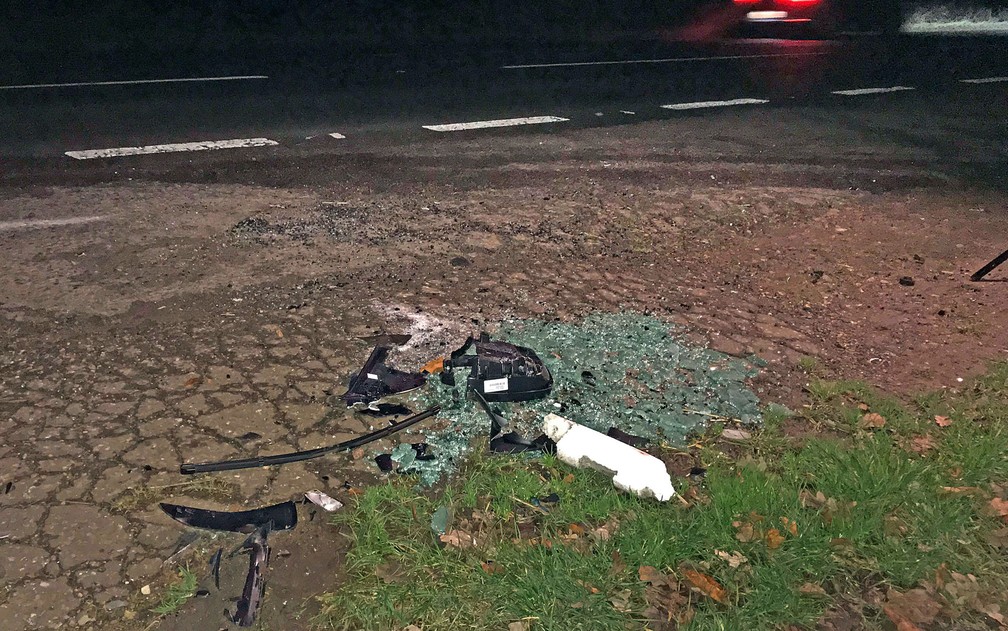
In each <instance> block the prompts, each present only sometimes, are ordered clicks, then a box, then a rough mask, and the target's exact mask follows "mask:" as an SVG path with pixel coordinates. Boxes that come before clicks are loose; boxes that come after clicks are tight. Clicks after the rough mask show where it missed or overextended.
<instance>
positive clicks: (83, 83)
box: [0, 74, 269, 90]
mask: <svg viewBox="0 0 1008 631" xmlns="http://www.w3.org/2000/svg"><path fill="white" fill-rule="evenodd" d="M257 79H269V77H268V76H266V75H262V74H249V75H235V76H230V77H185V78H181V79H134V80H130V81H77V82H73V83H25V84H22V85H0V90H39V89H42V88H81V87H88V86H108V85H145V84H150V83H206V82H209V81H251V80H257Z"/></svg>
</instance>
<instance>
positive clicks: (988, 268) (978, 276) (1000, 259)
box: [970, 250, 1008, 282]
mask: <svg viewBox="0 0 1008 631" xmlns="http://www.w3.org/2000/svg"><path fill="white" fill-rule="evenodd" d="M1005 261H1008V250H1005V251H1004V252H1002V253H1001V254H998V255H997V256H996V257H994V259H993V260H992V261H991V262H990V263H988V264H986V265H984V266H983V267H981V268H980V269H978V270H977V271H976V273H974V274H973V275H972V276H970V280H971V281H973V282H976V281H979V280H982V279H983V277H984V276H986V275H987V274H990V273H991V272H993V271H994V269H995V268H997V267H998V266H999V265H1001V264H1002V263H1004V262H1005Z"/></svg>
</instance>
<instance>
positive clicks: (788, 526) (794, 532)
mask: <svg viewBox="0 0 1008 631" xmlns="http://www.w3.org/2000/svg"><path fill="white" fill-rule="evenodd" d="M780 521H781V523H782V524H784V528H785V530H787V531H788V532H789V533H791V536H792V537H797V536H798V523H797V522H794V521H791V520H790V519H788V518H787V517H781V518H780Z"/></svg>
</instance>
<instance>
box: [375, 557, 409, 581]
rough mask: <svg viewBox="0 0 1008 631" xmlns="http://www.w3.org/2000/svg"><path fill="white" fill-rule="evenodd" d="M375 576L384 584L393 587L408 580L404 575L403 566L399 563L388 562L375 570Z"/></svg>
mask: <svg viewBox="0 0 1008 631" xmlns="http://www.w3.org/2000/svg"><path fill="white" fill-rule="evenodd" d="M375 576H377V577H378V578H379V579H381V581H382V582H383V583H386V584H388V585H392V584H395V583H401V582H403V581H404V580H406V576H405V575H404V574H403V566H402V565H401V564H400V563H399V562H398V561H388V562H386V563H382V564H381V565H379V566H377V567H376V568H375Z"/></svg>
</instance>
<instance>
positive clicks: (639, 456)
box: [543, 414, 675, 502]
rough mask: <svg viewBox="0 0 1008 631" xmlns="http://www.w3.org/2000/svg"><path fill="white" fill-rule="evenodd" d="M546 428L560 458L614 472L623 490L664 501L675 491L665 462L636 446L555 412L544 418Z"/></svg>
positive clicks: (574, 463) (614, 481)
mask: <svg viewBox="0 0 1008 631" xmlns="http://www.w3.org/2000/svg"><path fill="white" fill-rule="evenodd" d="M543 432H545V434H546V435H547V436H549V437H550V438H552V439H553V441H554V442H556V445H557V457H558V458H560V460H562V461H563V462H566V463H567V464H570V465H573V466H575V467H590V468H592V469H595V470H597V471H601V472H602V473H605V474H606V475H611V476H613V479H612V481H613V484H614V485H615V486H616V488H618V489H620V490H623V491H628V492H630V493H635V494H637V495H639V496H640V497H653V498H655V499H656V500H659V501H661V502H665V501H667V500H670V499H672V497H673V496H674V495H675V489H674V488H673V487H672V479H671V478H670V477H669V474H668V470H667V469H666V468H665V463H664V462H662V461H661V460H659V459H658V458H655V457H654V456H652V455H649V454H646V453H644V452H643V451H641V450H640V449H637V448H636V447H631V446H630V445H627V444H625V443H621V442H620V441H618V440H616V439H615V438H611V437H609V436H606V435H605V434H603V433H601V432H596V431H595V430H593V429H591V428H588V427H585V426H584V425H579V424H577V423H575V422H573V421H569V420H567V419H565V418H564V417H562V416H558V415H556V414H547V415H546V418H544V419H543Z"/></svg>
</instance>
